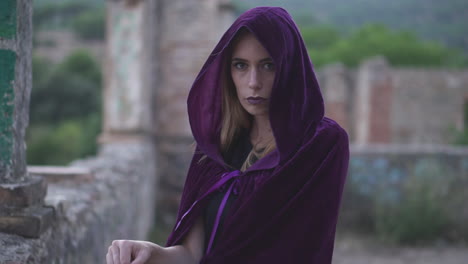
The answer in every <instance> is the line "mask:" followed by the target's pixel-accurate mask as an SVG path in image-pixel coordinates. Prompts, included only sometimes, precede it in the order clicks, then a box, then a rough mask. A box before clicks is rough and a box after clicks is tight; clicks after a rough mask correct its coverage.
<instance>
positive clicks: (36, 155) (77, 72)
mask: <svg viewBox="0 0 468 264" xmlns="http://www.w3.org/2000/svg"><path fill="white" fill-rule="evenodd" d="M33 78H34V82H33V89H32V92H31V104H30V120H31V122H30V126H29V128H28V130H27V135H26V141H27V145H28V149H27V151H28V153H27V154H28V163H30V164H54V165H63V164H67V163H69V162H70V161H72V160H75V159H78V158H81V157H85V156H88V155H92V154H94V153H96V150H97V145H96V137H97V135H98V134H99V133H100V129H101V70H100V67H99V65H98V64H97V62H95V61H94V59H93V58H92V57H91V55H90V54H89V53H88V52H87V51H84V50H79V51H76V52H74V53H73V54H71V55H70V56H68V57H67V58H65V60H64V61H63V62H61V63H60V64H57V65H51V64H50V63H49V62H48V61H46V60H44V59H41V58H37V57H34V58H33Z"/></svg>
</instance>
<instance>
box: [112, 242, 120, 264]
mask: <svg viewBox="0 0 468 264" xmlns="http://www.w3.org/2000/svg"><path fill="white" fill-rule="evenodd" d="M111 252H112V260H113V261H114V264H120V248H119V245H118V242H116V241H114V242H112V247H111Z"/></svg>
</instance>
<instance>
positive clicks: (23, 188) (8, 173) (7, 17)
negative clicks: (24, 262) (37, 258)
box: [0, 0, 53, 237]
mask: <svg viewBox="0 0 468 264" xmlns="http://www.w3.org/2000/svg"><path fill="white" fill-rule="evenodd" d="M32 7H33V4H32V0H2V1H1V2H0V232H6V233H13V234H18V235H22V236H26V237H38V236H39V235H40V233H41V232H42V231H44V230H45V228H46V227H47V226H48V224H50V222H51V221H50V220H51V218H52V214H53V209H52V208H46V207H43V202H44V197H45V195H46V190H47V185H46V183H45V182H44V181H43V180H42V178H40V177H32V176H29V175H28V173H27V169H26V154H25V153H26V144H25V141H24V136H25V130H26V127H27V125H28V118H29V116H28V115H29V95H30V92H31V86H32V71H31V60H32V54H31V53H32Z"/></svg>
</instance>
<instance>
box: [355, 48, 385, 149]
mask: <svg viewBox="0 0 468 264" xmlns="http://www.w3.org/2000/svg"><path fill="white" fill-rule="evenodd" d="M392 93H393V83H392V78H391V73H390V67H389V66H388V63H387V62H386V60H385V59H384V58H383V57H375V58H371V59H369V60H367V61H364V62H363V63H362V64H361V66H360V67H359V70H358V73H357V84H356V93H355V94H356V97H355V104H354V105H355V106H356V115H355V120H356V121H355V122H356V124H355V126H356V143H357V144H369V143H390V141H391V104H392Z"/></svg>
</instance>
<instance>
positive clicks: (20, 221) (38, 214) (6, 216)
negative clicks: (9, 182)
mask: <svg viewBox="0 0 468 264" xmlns="http://www.w3.org/2000/svg"><path fill="white" fill-rule="evenodd" d="M53 220H54V209H53V208H52V207H42V206H36V207H30V208H26V209H22V210H17V211H15V210H2V212H1V213H0V232H3V233H10V234H15V235H20V236H23V237H27V238H38V237H39V236H40V235H41V234H42V233H43V232H44V231H45V230H46V229H47V228H48V227H49V226H50V225H51V224H52V222H53Z"/></svg>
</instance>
